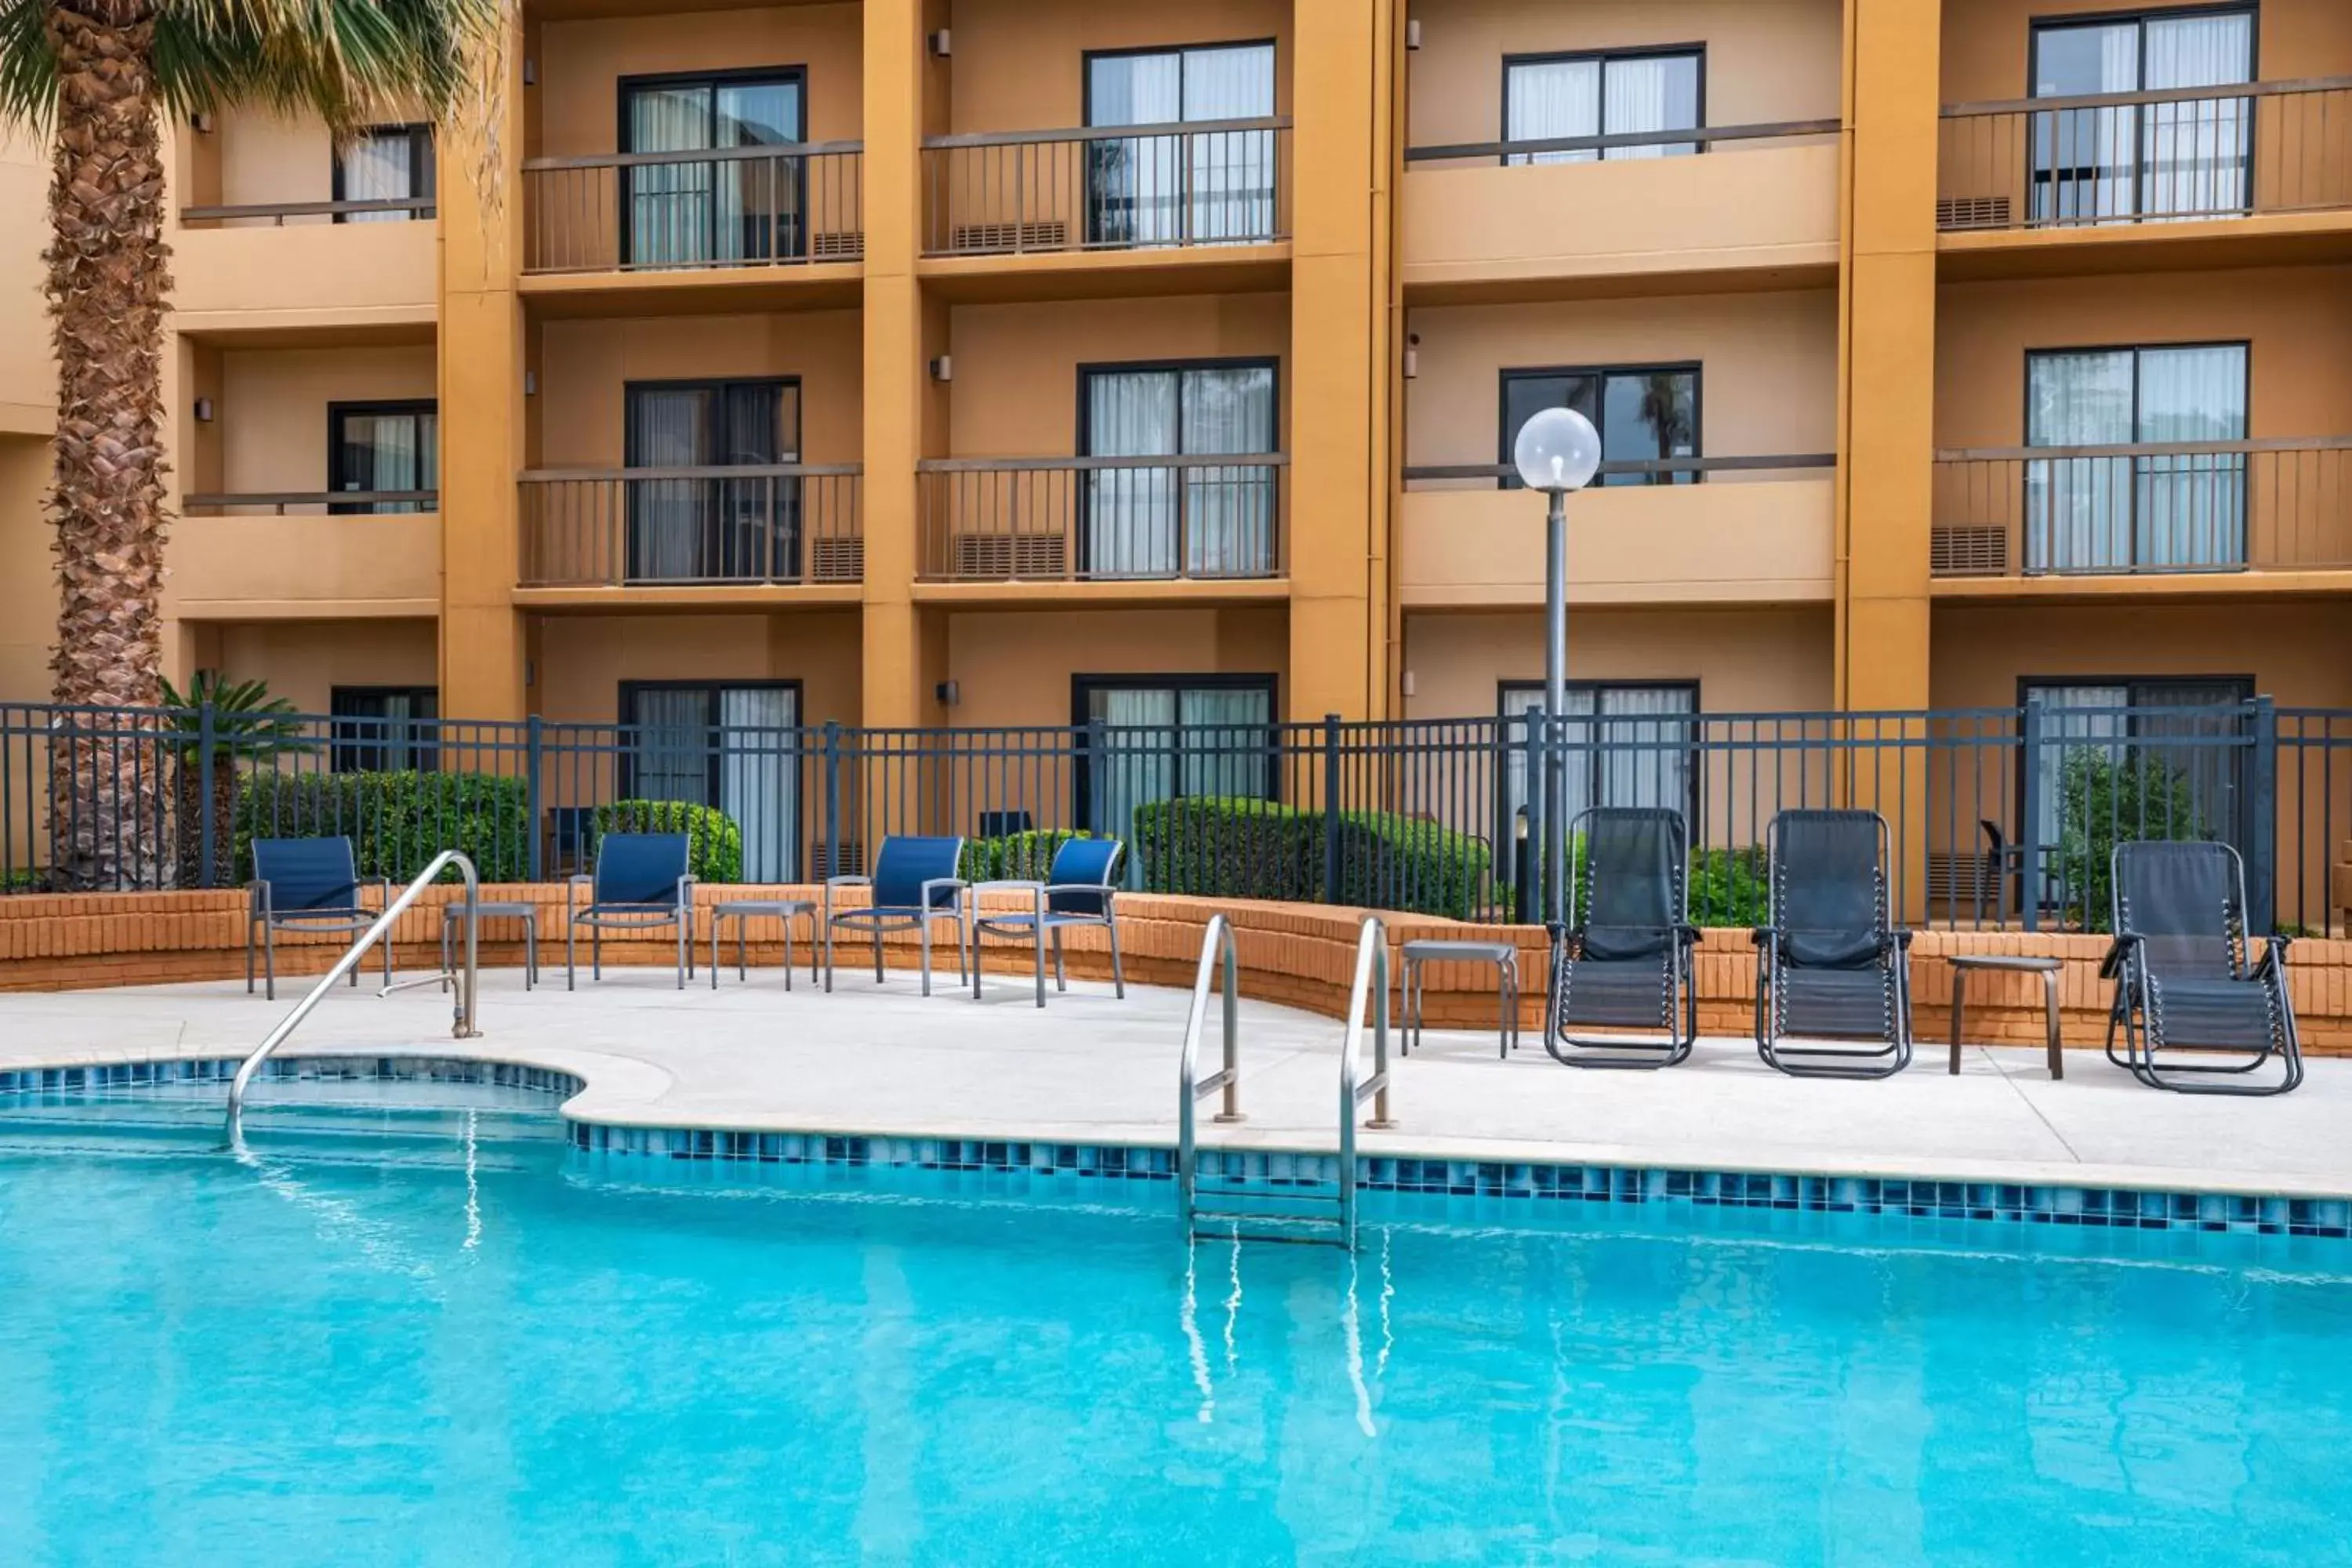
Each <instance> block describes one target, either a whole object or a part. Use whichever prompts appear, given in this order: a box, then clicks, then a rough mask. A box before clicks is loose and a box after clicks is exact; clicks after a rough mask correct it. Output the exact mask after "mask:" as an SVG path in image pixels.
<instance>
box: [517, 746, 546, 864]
mask: <svg viewBox="0 0 2352 1568" xmlns="http://www.w3.org/2000/svg"><path fill="white" fill-rule="evenodd" d="M545 746H546V737H545V736H544V735H543V734H541V727H540V721H539V715H538V714H536V713H533V714H532V715H530V717H529V718H528V719H525V720H524V721H523V763H522V777H523V786H522V788H523V811H524V813H525V816H524V821H525V822H526V823H527V824H528V825H529V826H528V829H527V831H528V834H529V837H530V849H529V850H528V851H527V853H528V854H529V855H530V879H531V880H532V881H534V882H537V881H541V880H544V879H545V877H546V872H547V866H546V862H545V860H544V859H543V858H542V856H543V854H544V850H545V846H544V844H543V843H542V837H543V836H542V835H541V832H540V830H539V824H540V818H541V815H542V814H543V813H544V812H545V810H546V801H545V799H544V795H543V790H544V785H543V784H542V782H541V781H542V780H543V778H544V776H545V766H546V761H547V753H546V751H545V749H544V748H545Z"/></svg>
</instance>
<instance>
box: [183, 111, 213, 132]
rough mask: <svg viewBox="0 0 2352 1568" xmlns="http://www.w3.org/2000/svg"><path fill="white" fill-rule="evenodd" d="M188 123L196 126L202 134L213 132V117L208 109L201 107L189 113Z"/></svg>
mask: <svg viewBox="0 0 2352 1568" xmlns="http://www.w3.org/2000/svg"><path fill="white" fill-rule="evenodd" d="M188 123H189V124H190V125H191V126H193V127H194V129H195V132H196V133H197V134H198V135H200V136H209V135H211V134H212V133H213V117H212V115H211V113H210V112H209V111H208V110H201V109H200V110H196V112H195V113H194V114H191V115H189V116H188Z"/></svg>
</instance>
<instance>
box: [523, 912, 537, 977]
mask: <svg viewBox="0 0 2352 1568" xmlns="http://www.w3.org/2000/svg"><path fill="white" fill-rule="evenodd" d="M536 984H539V917H538V916H537V915H533V916H531V917H530V919H529V920H527V921H523V922H522V988H523V989H524V990H526V991H528V990H530V988H531V987H532V986H534V985H536Z"/></svg>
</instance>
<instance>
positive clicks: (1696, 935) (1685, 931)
mask: <svg viewBox="0 0 2352 1568" xmlns="http://www.w3.org/2000/svg"><path fill="white" fill-rule="evenodd" d="M1705 935H1706V932H1704V931H1700V930H1699V929H1698V927H1696V926H1695V925H1692V924H1690V923H1689V922H1688V921H1685V922H1684V923H1683V924H1681V925H1678V926H1676V927H1675V936H1676V937H1678V938H1680V939H1681V940H1682V941H1684V942H1697V941H1698V940H1699V939H1700V938H1701V937H1703V936H1705Z"/></svg>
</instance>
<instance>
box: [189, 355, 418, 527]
mask: <svg viewBox="0 0 2352 1568" xmlns="http://www.w3.org/2000/svg"><path fill="white" fill-rule="evenodd" d="M219 363H220V369H219V376H220V380H219V391H218V392H217V393H216V394H215V397H216V402H215V405H214V412H213V419H212V425H211V429H210V430H207V429H206V427H205V426H201V425H197V424H196V423H195V422H194V420H193V419H192V420H190V421H189V422H188V426H187V428H188V429H189V430H190V432H191V433H192V447H193V446H194V444H195V443H199V442H204V441H206V440H208V439H209V438H210V437H211V435H212V432H215V431H216V432H217V437H218V442H219V447H218V455H217V459H216V460H217V462H218V465H219V471H218V473H217V474H216V475H215V474H208V473H206V472H205V471H204V469H205V464H203V463H202V462H201V461H200V462H198V463H196V464H194V465H191V467H192V468H193V470H194V471H193V472H192V473H191V474H190V475H189V476H187V477H188V479H190V481H191V482H190V483H188V484H187V486H186V487H185V488H187V489H199V488H202V489H208V490H209V489H220V490H226V491H247V492H250V491H269V490H321V489H326V488H327V405H329V404H330V403H360V402H377V401H390V400H406V399H410V398H430V397H432V396H433V395H434V388H435V375H434V365H433V350H432V349H431V347H429V346H427V345H424V344H419V345H417V346H415V347H414V348H408V347H401V348H339V349H262V350H251V351H238V352H229V353H222V354H221V355H220V360H219ZM197 449H199V450H201V447H198V448H197Z"/></svg>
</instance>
